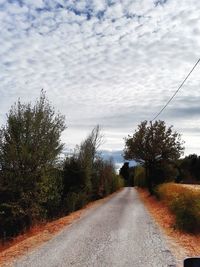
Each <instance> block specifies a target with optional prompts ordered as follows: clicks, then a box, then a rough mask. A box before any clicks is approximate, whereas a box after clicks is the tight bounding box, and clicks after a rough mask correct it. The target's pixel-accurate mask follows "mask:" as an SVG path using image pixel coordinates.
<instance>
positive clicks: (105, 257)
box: [13, 187, 176, 267]
mask: <svg viewBox="0 0 200 267" xmlns="http://www.w3.org/2000/svg"><path fill="white" fill-rule="evenodd" d="M13 266H15V267H25V266H27V267H56V266H74V267H90V266H95V267H104V266H105V267H112V266H115V267H124V266H127V267H133V266H135V267H166V266H176V264H175V259H174V257H173V256H172V254H171V253H170V250H169V248H168V247H167V245H166V243H165V240H164V237H163V236H162V234H161V233H160V231H159V229H158V228H157V227H156V225H155V223H154V222H153V221H152V219H151V218H150V216H149V213H148V212H147V211H146V209H145V207H144V205H143V204H142V202H141V201H140V199H139V197H138V194H137V192H136V190H135V189H133V188H130V187H129V188H128V187H127V188H124V189H123V190H122V191H120V192H119V193H117V194H115V195H114V196H113V197H112V198H111V199H109V200H108V201H106V202H105V203H104V204H102V205H101V206H99V207H96V208H91V209H89V210H88V211H87V212H86V214H85V215H84V216H83V217H82V218H80V219H79V220H78V221H76V222H74V224H72V225H71V226H68V227H66V228H65V229H64V230H63V231H62V232H60V233H59V234H57V235H56V236H55V237H54V238H53V239H52V240H50V241H49V242H47V243H45V244H43V245H42V246H40V247H38V248H37V249H36V250H34V251H33V252H31V253H29V254H28V255H26V256H24V257H22V258H21V259H19V260H18V261H16V262H15V263H14V265H13Z"/></svg>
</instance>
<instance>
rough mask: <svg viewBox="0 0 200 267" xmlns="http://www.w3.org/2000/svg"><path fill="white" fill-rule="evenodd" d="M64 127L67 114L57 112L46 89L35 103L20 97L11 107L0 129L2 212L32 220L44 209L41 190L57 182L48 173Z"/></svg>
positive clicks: (5, 214) (55, 157)
mask: <svg viewBox="0 0 200 267" xmlns="http://www.w3.org/2000/svg"><path fill="white" fill-rule="evenodd" d="M64 129H65V119H64V117H63V116H62V115H60V114H56V113H55V110H54V108H53V107H52V106H51V105H50V103H49V102H48V100H47V99H46V96H45V93H44V92H43V91H42V92H41V95H40V98H39V99H38V100H37V101H36V103H35V105H33V106H32V105H31V104H30V103H29V104H23V103H21V101H20V100H19V101H18V102H17V103H15V104H14V105H13V106H12V107H11V109H10V111H9V113H8V115H7V123H6V125H5V126H3V127H2V128H1V130H0V170H1V175H0V195H1V197H0V198H1V205H0V214H4V218H5V217H6V216H8V214H10V215H9V216H12V215H11V214H15V215H16V220H17V218H20V216H22V217H23V218H24V217H26V221H27V222H28V221H29V223H30V224H31V221H32V220H34V218H36V217H37V216H38V214H39V213H41V212H43V211H42V210H40V208H41V206H40V205H39V201H41V202H42V203H43V204H44V202H45V200H44V199H41V194H42V195H43V196H44V197H45V194H44V193H45V192H46V194H48V192H49V190H50V189H49V188H47V187H48V186H49V187H51V181H52V183H53V184H54V185H55V181H53V180H52V179H53V178H51V179H47V177H46V176H47V173H49V171H50V170H51V169H53V168H54V167H55V163H56V160H57V156H58V155H59V153H60V152H61V150H62V148H63V145H62V144H61V141H60V137H61V133H62V132H63V130H64ZM47 181H48V182H47ZM42 184H44V185H45V186H44V187H43V189H44V190H43V192H42V193H41V194H40V192H41V185H42ZM56 186H57V187H58V188H59V185H56ZM51 192H53V191H52V190H51ZM56 194H57V193H56ZM45 198H46V197H45ZM48 201H49V200H48ZM17 210H19V214H17ZM24 220H25V219H22V221H24ZM25 224H26V223H25ZM0 228H1V227H0ZM19 228H20V227H19Z"/></svg>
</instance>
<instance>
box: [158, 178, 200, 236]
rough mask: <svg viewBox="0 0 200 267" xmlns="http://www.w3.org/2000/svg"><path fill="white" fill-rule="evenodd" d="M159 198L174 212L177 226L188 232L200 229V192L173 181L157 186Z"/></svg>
mask: <svg viewBox="0 0 200 267" xmlns="http://www.w3.org/2000/svg"><path fill="white" fill-rule="evenodd" d="M156 191H157V195H158V197H159V199H161V200H163V201H164V202H165V204H166V205H167V206H168V207H169V208H170V210H171V211H172V212H173V213H174V215H175V218H176V227H178V228H179V229H181V230H184V231H187V232H198V231H200V192H199V191H197V190H192V189H190V188H186V187H184V186H182V185H177V184H173V183H168V184H163V185H160V186H159V187H158V188H157V190H156Z"/></svg>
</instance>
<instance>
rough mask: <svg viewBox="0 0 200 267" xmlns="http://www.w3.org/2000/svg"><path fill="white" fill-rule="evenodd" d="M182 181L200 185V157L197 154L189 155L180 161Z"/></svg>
mask: <svg viewBox="0 0 200 267" xmlns="http://www.w3.org/2000/svg"><path fill="white" fill-rule="evenodd" d="M179 168H180V169H181V177H180V178H181V179H180V180H182V181H188V182H191V181H192V182H193V183H195V182H196V183H200V156H197V155H196V154H192V155H189V156H187V157H185V158H183V159H181V160H179Z"/></svg>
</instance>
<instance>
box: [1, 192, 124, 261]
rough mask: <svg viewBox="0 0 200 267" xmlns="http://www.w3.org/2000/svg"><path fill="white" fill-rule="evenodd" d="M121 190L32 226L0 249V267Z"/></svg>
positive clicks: (46, 239)
mask: <svg viewBox="0 0 200 267" xmlns="http://www.w3.org/2000/svg"><path fill="white" fill-rule="evenodd" d="M121 190H122V189H120V190H118V191H117V192H114V193H112V194H111V195H109V196H107V197H105V198H102V199H99V200H96V201H92V202H90V203H88V204H87V205H86V206H85V207H84V208H82V209H80V210H77V211H75V212H72V213H70V214H69V215H67V216H65V217H61V218H59V219H57V220H54V221H51V222H48V223H46V224H43V225H42V224H41V225H38V226H34V227H33V228H32V229H30V231H28V232H27V233H25V234H23V235H20V236H18V237H16V238H15V239H14V240H13V241H12V242H10V243H8V244H7V245H6V246H1V247H0V266H4V265H5V263H6V266H8V263H9V262H12V260H14V259H16V258H17V257H21V256H23V255H25V254H26V253H28V252H30V251H32V250H33V249H35V248H37V247H39V246H40V245H42V244H43V243H45V242H47V241H49V240H50V239H52V238H53V237H54V236H55V234H57V233H58V232H60V231H62V229H63V228H64V227H66V226H69V225H71V224H72V223H74V222H75V221H76V220H78V219H79V218H81V217H82V216H83V215H84V214H85V213H86V211H88V210H89V209H91V208H97V207H98V206H100V205H101V204H103V203H104V202H106V201H107V200H109V199H110V198H112V197H113V196H114V195H115V194H117V193H118V192H120V191H121Z"/></svg>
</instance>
